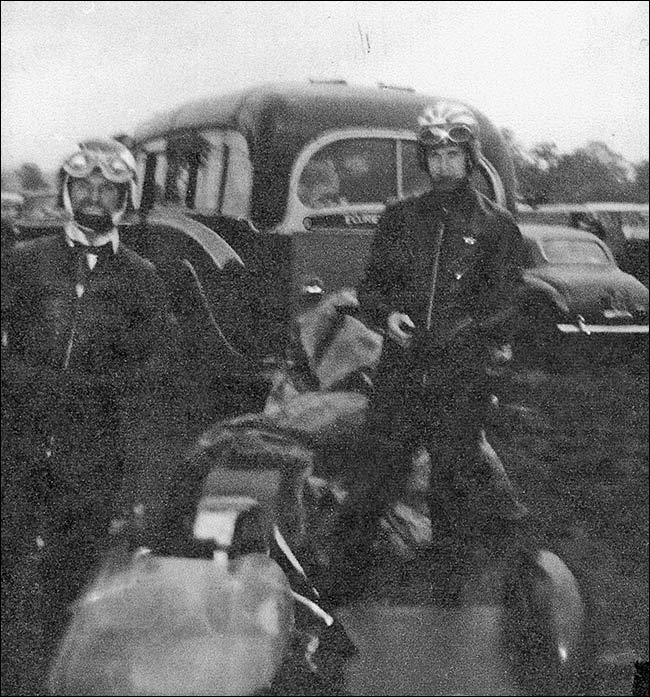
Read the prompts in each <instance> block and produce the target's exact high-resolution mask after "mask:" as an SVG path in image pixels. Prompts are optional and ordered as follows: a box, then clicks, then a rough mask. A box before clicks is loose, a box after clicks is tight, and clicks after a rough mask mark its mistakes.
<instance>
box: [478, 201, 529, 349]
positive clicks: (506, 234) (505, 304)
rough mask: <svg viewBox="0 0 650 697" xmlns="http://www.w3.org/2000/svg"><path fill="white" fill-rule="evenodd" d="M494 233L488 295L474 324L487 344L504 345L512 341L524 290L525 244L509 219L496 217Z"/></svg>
mask: <svg viewBox="0 0 650 697" xmlns="http://www.w3.org/2000/svg"><path fill="white" fill-rule="evenodd" d="M495 232H496V242H495V244H494V245H493V252H492V254H491V256H490V260H489V264H488V269H487V272H488V273H487V278H486V284H487V288H486V290H487V292H486V293H485V295H484V302H483V303H481V306H480V308H479V312H478V314H477V320H478V321H479V325H480V326H481V328H482V329H483V331H484V333H485V336H486V338H487V339H488V340H490V341H493V342H494V343H497V344H505V343H509V342H510V340H511V338H512V336H511V335H512V330H513V324H514V322H513V320H514V319H515V317H516V314H517V311H518V304H519V298H520V296H521V293H522V290H523V281H522V265H523V258H524V246H523V244H524V243H523V238H522V236H521V231H520V230H519V227H518V226H517V224H516V222H515V220H514V218H512V217H511V216H510V215H501V216H500V217H499V220H498V224H497V225H496V229H495Z"/></svg>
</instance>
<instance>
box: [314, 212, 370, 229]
mask: <svg viewBox="0 0 650 697" xmlns="http://www.w3.org/2000/svg"><path fill="white" fill-rule="evenodd" d="M380 217H381V214H380V213H345V214H338V215H311V216H309V217H307V218H305V219H304V220H303V224H304V226H305V229H306V230H312V229H314V228H353V229H355V230H374V229H375V228H376V227H377V225H378V224H379V218H380Z"/></svg>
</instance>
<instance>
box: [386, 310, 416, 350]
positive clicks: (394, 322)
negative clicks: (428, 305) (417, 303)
mask: <svg viewBox="0 0 650 697" xmlns="http://www.w3.org/2000/svg"><path fill="white" fill-rule="evenodd" d="M386 324H387V326H388V336H389V337H390V338H391V339H393V341H396V342H397V343H398V344H399V345H400V346H401V347H402V348H406V347H407V346H408V345H409V344H410V343H411V341H412V340H413V330H414V329H415V325H414V324H413V320H411V318H410V317H409V316H408V315H406V314H404V313H403V312H392V313H391V314H390V315H389V316H388V321H387V323H386Z"/></svg>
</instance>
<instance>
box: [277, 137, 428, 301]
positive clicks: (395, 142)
mask: <svg viewBox="0 0 650 697" xmlns="http://www.w3.org/2000/svg"><path fill="white" fill-rule="evenodd" d="M409 137H410V138H412V136H409V134H404V133H396V132H389V131H384V132H381V131H374V132H373V131H367V130H358V131H346V132H337V133H329V134H327V135H325V136H323V137H322V138H320V139H319V140H318V141H317V142H316V143H312V144H311V145H310V146H309V147H308V148H306V150H305V152H303V153H302V154H301V156H300V157H299V158H298V159H297V161H296V166H295V168H294V172H293V174H292V181H291V184H290V196H291V200H290V202H289V206H288V208H287V210H288V216H287V225H286V227H285V229H286V232H287V233H288V234H290V235H291V236H292V242H293V244H292V254H293V260H292V261H293V263H292V269H293V278H292V284H293V293H292V295H293V297H294V298H295V299H296V302H297V303H298V305H300V301H301V298H302V299H305V297H308V296H310V295H313V294H314V293H318V292H327V293H329V292H332V291H335V290H339V289H341V288H345V287H354V286H355V285H356V284H357V282H358V281H359V280H360V279H361V277H362V275H363V273H364V271H365V268H366V265H367V261H368V256H369V252H370V245H371V243H372V238H373V234H374V231H375V230H376V227H377V224H378V222H379V218H380V216H381V214H382V212H383V210H384V206H385V204H386V202H387V201H391V200H398V199H400V198H403V197H404V196H405V195H411V194H413V193H415V192H416V191H420V190H423V188H426V179H425V178H424V177H423V176H419V175H418V170H417V169H416V168H413V167H410V166H409V167H408V171H409V176H408V177H407V178H406V179H405V178H404V176H403V171H404V155H405V151H406V150H408V148H404V144H405V143H407V144H408V143H409V141H408V140H406V138H409ZM412 149H413V151H414V144H413V148H412Z"/></svg>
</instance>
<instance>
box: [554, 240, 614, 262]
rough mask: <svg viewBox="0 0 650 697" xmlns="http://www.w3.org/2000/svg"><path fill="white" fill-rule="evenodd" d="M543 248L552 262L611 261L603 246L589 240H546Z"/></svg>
mask: <svg viewBox="0 0 650 697" xmlns="http://www.w3.org/2000/svg"><path fill="white" fill-rule="evenodd" d="M542 248H543V250H544V256H545V257H546V258H547V259H548V261H549V262H550V263H551V264H609V263H610V260H609V258H608V257H607V254H606V253H605V251H604V250H603V248H602V247H601V246H600V245H598V244H596V242H590V241H589V240H562V239H551V240H545V241H544V243H543V247H542Z"/></svg>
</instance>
